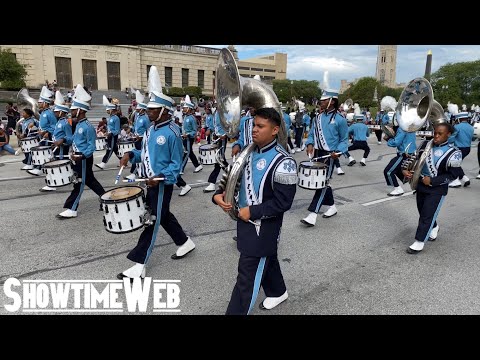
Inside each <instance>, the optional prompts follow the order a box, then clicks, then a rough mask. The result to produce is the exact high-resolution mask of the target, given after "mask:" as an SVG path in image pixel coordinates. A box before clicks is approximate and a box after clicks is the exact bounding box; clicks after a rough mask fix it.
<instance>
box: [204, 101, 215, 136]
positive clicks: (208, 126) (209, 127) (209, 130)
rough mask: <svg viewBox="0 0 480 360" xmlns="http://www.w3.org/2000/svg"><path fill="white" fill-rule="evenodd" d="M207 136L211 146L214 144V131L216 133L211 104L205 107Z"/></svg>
mask: <svg viewBox="0 0 480 360" xmlns="http://www.w3.org/2000/svg"><path fill="white" fill-rule="evenodd" d="M205 113H206V114H207V115H206V116H205V136H206V137H207V143H208V144H210V143H211V142H212V131H215V127H214V125H213V114H212V108H211V105H210V104H207V105H206V106H205Z"/></svg>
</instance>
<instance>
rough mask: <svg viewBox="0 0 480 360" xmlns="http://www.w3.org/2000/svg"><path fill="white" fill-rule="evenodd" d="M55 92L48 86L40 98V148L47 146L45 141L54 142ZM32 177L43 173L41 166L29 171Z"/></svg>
mask: <svg viewBox="0 0 480 360" xmlns="http://www.w3.org/2000/svg"><path fill="white" fill-rule="evenodd" d="M52 97H53V92H51V91H50V90H48V89H47V87H46V86H43V87H42V90H41V92H40V97H39V98H38V111H39V112H40V121H39V131H38V133H39V135H40V143H39V144H38V145H39V146H44V145H47V142H46V141H45V140H52V135H53V132H54V131H55V125H56V124H57V118H56V117H55V114H54V113H53V111H52V110H51V109H50V104H52V103H53V98H52ZM27 172H28V173H29V174H31V175H35V176H38V175H40V174H41V173H42V170H41V166H40V165H34V166H33V169H30V170H27Z"/></svg>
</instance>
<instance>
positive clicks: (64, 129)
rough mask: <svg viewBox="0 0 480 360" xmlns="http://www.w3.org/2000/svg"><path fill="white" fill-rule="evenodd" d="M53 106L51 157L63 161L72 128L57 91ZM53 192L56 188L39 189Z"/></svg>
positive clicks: (66, 109)
mask: <svg viewBox="0 0 480 360" xmlns="http://www.w3.org/2000/svg"><path fill="white" fill-rule="evenodd" d="M54 104H55V107H54V109H53V112H54V114H55V117H56V118H57V119H58V121H57V125H56V126H55V131H54V132H53V136H52V139H53V146H54V147H55V151H54V153H53V155H54V156H55V158H58V159H59V160H63V159H64V158H68V151H69V150H70V144H71V143H72V140H73V134H72V126H71V125H70V123H69V122H68V119H67V114H68V113H69V112H70V109H69V108H68V106H66V105H65V101H64V100H63V95H62V93H61V92H60V91H59V90H57V92H56V93H55V102H54ZM55 190H57V188H54V187H50V186H48V185H46V186H44V187H43V188H41V189H40V191H41V192H45V191H55Z"/></svg>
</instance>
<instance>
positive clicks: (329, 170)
mask: <svg viewBox="0 0 480 360" xmlns="http://www.w3.org/2000/svg"><path fill="white" fill-rule="evenodd" d="M332 172H333V161H332V160H331V159H330V160H329V162H328V170H327V179H326V180H327V181H328V180H329V179H330V178H331V177H332ZM328 188H329V186H328V185H327V186H325V187H324V188H323V189H322V194H321V195H320V198H319V199H318V202H317V206H316V207H315V212H316V213H317V214H318V212H319V211H320V208H321V207H322V201H323V198H324V197H325V193H326V192H327V189H328ZM332 196H333V195H332Z"/></svg>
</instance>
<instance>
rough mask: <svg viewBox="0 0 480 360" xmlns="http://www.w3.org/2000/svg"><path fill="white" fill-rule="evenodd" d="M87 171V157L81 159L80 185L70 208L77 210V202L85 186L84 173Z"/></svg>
mask: <svg viewBox="0 0 480 360" xmlns="http://www.w3.org/2000/svg"><path fill="white" fill-rule="evenodd" d="M86 172H87V159H82V184H81V185H80V191H79V192H78V195H77V198H76V199H75V202H74V203H73V206H72V209H71V210H73V211H76V210H77V207H78V203H79V202H80V198H81V197H82V193H83V189H84V188H85V174H86Z"/></svg>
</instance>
